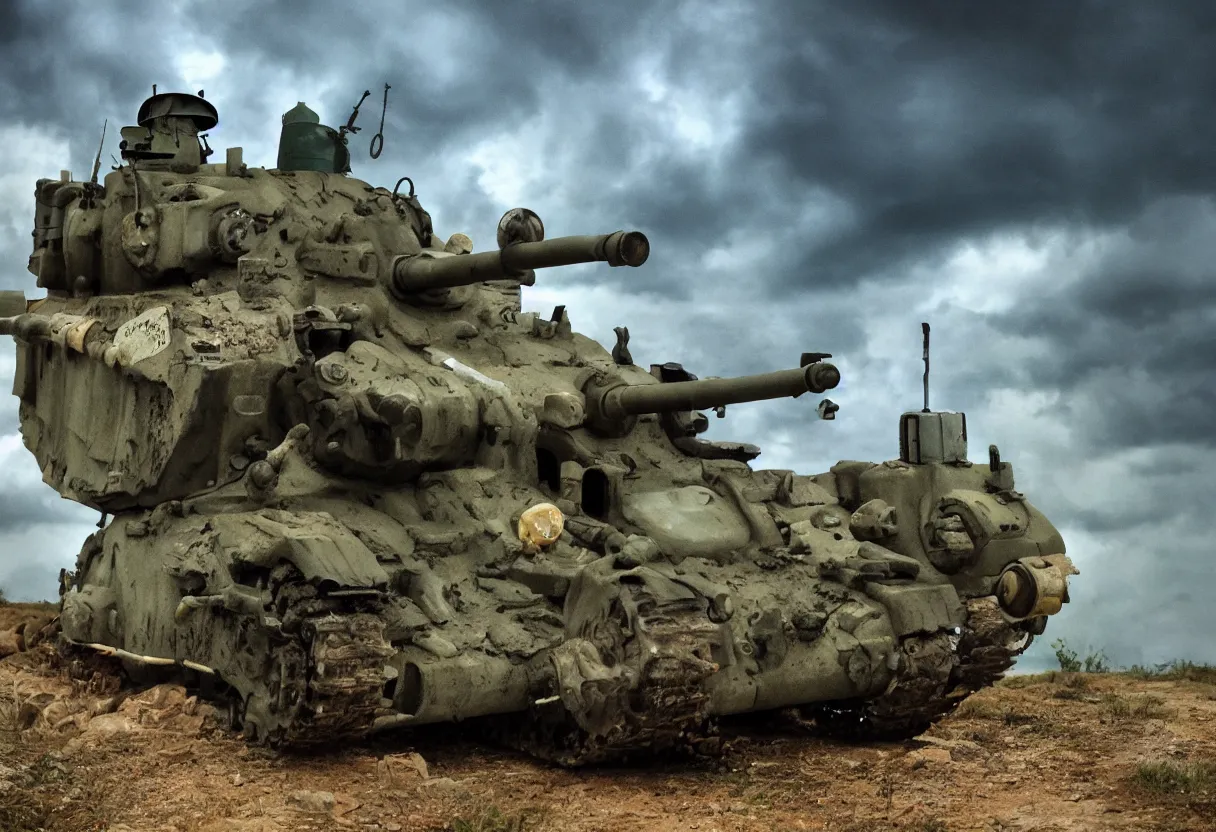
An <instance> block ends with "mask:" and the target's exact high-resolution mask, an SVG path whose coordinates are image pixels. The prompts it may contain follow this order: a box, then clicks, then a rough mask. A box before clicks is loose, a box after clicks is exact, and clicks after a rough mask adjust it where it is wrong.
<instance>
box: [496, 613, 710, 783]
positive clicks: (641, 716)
mask: <svg viewBox="0 0 1216 832" xmlns="http://www.w3.org/2000/svg"><path fill="white" fill-rule="evenodd" d="M642 619H643V621H644V623H642V624H641V627H643V628H644V630H645V632H646V634H647V637H648V644H651V645H653V646H654V647H655V648H656V649H657V653H656V654H653V655H657V658H653V659H650V660H648V661H642V660H639V657H638V656H636V655H630V653H631V652H632V651H631V650H628V649H626V650H625V651H624V653H625V655H623V656H621V657H620V659H619V660H618V661H621V663H629V664H634V665H635V666H637V665H642V666H643V670H642V672H641V683H640V684H639V685H638V687H637V689H636V690H634V691H632V692H631V693H630V694H629V695H628V697H627V701H616V702H614V701H613V700H614V696H613V694H612V693H607V692H606V695H605V699H606V700H607V707H606V708H605V710H606V711H607V710H609V709H612V710H615V712H616V714H617V716H618V718H617V719H616V720H614V724H613V726H612V728H611V729H610V730H608V731H606V732H603V733H592V732H589V731H588V730H586V728H584V727H583V726H582V725H580V724H579V721H578V720H577V719H576V718H575V717H574V716H573V715H572V714H571V712H570V711H569V710H568V709H567V707H566V705H565V704H563V702H562V701H561V699H560V697H550V699H549V700H544V701H543V704H538V705H536V706H534V707H533V708H532V709H531V710H530V711H529V712H528V714H527V715H526V718H524V719H520V720H515V721H514V724H512V725H504V724H502V722H501V721H495V722H488V723H487V726H486V727H487V730H488V732H489V734H490V736H491V738H492V739H494V740H495V741H497V742H499V743H501V744H504V745H507V746H509V747H512V748H515V749H516V750H519V751H523V752H525V753H528V754H530V755H532V756H535V757H539V758H541V759H544V760H549V761H551V762H555V763H558V764H560V765H563V766H582V765H589V764H593V763H602V762H605V761H608V760H613V761H621V760H627V759H628V757H629V756H630V754H632V753H639V752H640V753H645V754H648V755H652V754H656V753H693V754H713V753H716V752H717V751H718V750H719V749H720V746H721V740H720V739H719V738H718V737H717V736H716V733H715V730H714V726H713V723H712V721H711V720H710V719H709V716H708V714H707V713H706V706H707V704H708V699H709V697H708V695H707V694H706V693H705V691H704V689H703V685H702V682H703V681H704V679H705V678H706V677H707V676H708V675H709V674H710V673H712V672H714V671H715V670H716V667H715V666H714V665H712V664H710V663H708V662H706V661H705V660H704V659H702V658H700V657H699V656H698V655H697V654H698V653H702V652H703V650H702V645H703V644H704V641H705V639H706V637H707V636H708V635H711V634H713V632H714V631H715V630H716V628H714V627H710V626H707V619H706V618H705V613H704V612H703V611H702V610H701V609H700V608H699V607H695V608H693V609H689V610H681V611H673V610H670V609H669V610H666V611H662V612H651V613H650V614H645V615H643V616H642ZM634 645H635V646H636V643H634ZM618 666H619V665H618ZM614 705H615V706H616V707H615V708H613V706H614ZM521 716H523V715H521Z"/></svg>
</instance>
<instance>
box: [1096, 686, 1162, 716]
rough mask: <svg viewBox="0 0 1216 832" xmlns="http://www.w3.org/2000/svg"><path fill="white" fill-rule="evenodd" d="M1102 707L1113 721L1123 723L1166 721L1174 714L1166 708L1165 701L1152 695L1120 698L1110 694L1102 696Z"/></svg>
mask: <svg viewBox="0 0 1216 832" xmlns="http://www.w3.org/2000/svg"><path fill="white" fill-rule="evenodd" d="M1100 706H1101V708H1102V711H1103V713H1105V714H1106V715H1107V716H1109V717H1110V718H1111V719H1115V720H1118V721H1121V722H1132V721H1138V720H1144V719H1165V718H1166V717H1168V716H1170V714H1171V713H1172V711H1170V709H1169V708H1167V707H1165V700H1164V699H1162V698H1161V697H1160V696H1153V695H1152V694H1143V695H1141V696H1119V695H1118V694H1114V693H1108V694H1104V695H1103V696H1102V699H1101V702H1100Z"/></svg>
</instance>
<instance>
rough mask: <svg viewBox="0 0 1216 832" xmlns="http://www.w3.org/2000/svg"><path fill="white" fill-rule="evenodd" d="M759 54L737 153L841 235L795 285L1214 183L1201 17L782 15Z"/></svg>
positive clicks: (1097, 217)
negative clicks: (961, 240) (779, 179)
mask: <svg viewBox="0 0 1216 832" xmlns="http://www.w3.org/2000/svg"><path fill="white" fill-rule="evenodd" d="M772 21H773V24H774V25H773V28H772V29H770V30H769V32H768V35H769V39H768V40H767V41H766V43H765V45H766V48H765V49H764V50H762V51H760V53H759V54H758V55H757V61H758V64H759V65H760V67H761V68H760V69H759V70H758V72H757V74H758V75H761V76H762V77H763V78H764V83H762V84H759V85H757V91H756V96H757V107H756V109H755V111H754V113H755V116H756V118H755V120H754V121H753V122H752V123H751V125H750V126H749V128H748V130H747V136H746V138H745V140H744V141H743V142H742V145H743V146H744V147H746V149H747V151H746V152H747V153H749V154H752V155H754V156H756V157H761V158H763V157H772V158H776V159H779V160H780V162H781V164H782V165H783V167H784V169H785V170H786V172H787V173H788V175H789V176H790V177H791V179H792V180H793V181H792V183H791V184H792V185H794V186H796V184H797V183H805V184H808V185H809V184H816V185H827V186H828V187H830V188H831V189H832V190H833V191H834V192H836V193H838V194H839V195H841V196H842V197H844V198H845V199H847V200H848V202H849V203H850V204H852V205H853V206H854V208H855V210H856V211H857V221H856V225H855V226H854V227H853V228H852V229H851V230H850V231H849V232H847V233H845V234H842V235H841V236H840V237H839V238H838V239H836V240H834V241H832V242H830V243H828V244H825V245H824V246H822V247H820V248H819V249H818V250H817V251H816V252H814V253H813V254H812V256H811V257H808V261H813V263H811V262H809V263H808V265H813V268H809V269H808V270H807V272H806V273H805V274H793V275H789V277H790V278H792V279H794V280H800V281H801V280H805V281H806V282H807V283H808V284H810V285H814V284H817V283H819V282H833V281H839V280H848V279H851V278H855V277H857V276H861V275H865V274H868V273H874V272H878V271H883V270H886V269H889V268H890V267H891V264H894V263H906V262H908V261H913V260H917V259H920V258H923V257H924V256H926V254H928V253H930V252H932V251H933V250H934V249H936V248H937V247H939V246H942V245H948V244H950V243H951V242H953V241H954V240H956V239H957V237H958V235H959V234H975V233H980V232H983V231H987V230H991V229H994V228H1003V227H1016V226H1022V225H1036V224H1041V223H1044V222H1065V223H1080V224H1091V223H1092V224H1104V225H1109V224H1119V223H1122V222H1125V221H1127V220H1128V219H1130V218H1131V217H1132V216H1134V215H1135V214H1136V213H1137V212H1138V211H1139V210H1140V207H1141V206H1142V205H1143V204H1144V203H1145V201H1146V200H1148V199H1151V198H1152V197H1153V196H1155V195H1161V194H1170V193H1201V192H1205V191H1208V190H1210V189H1211V187H1212V185H1213V183H1214V182H1216V163H1214V160H1213V155H1212V154H1213V148H1214V147H1216V113H1214V112H1213V110H1212V108H1211V107H1209V106H1207V98H1208V94H1209V91H1210V90H1211V89H1213V88H1216V63H1213V62H1212V61H1211V60H1210V55H1211V54H1212V52H1213V48H1214V47H1216V7H1213V6H1212V5H1211V4H1206V3H1198V2H1196V3H1170V4H1160V5H1158V4H1145V3H1109V2H1102V3H1100V2H1088V3H1077V2H1067V3H1016V4H1013V3H967V2H927V3H924V2H917V3H905V2H862V3H851V4H848V5H847V6H846V5H837V6H832V7H828V6H826V5H822V4H813V3H807V4H796V6H795V7H793V8H791V9H789V10H788V14H787V15H783V16H781V17H780V18H777V17H774V18H772Z"/></svg>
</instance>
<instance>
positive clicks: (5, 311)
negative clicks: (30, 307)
mask: <svg viewBox="0 0 1216 832" xmlns="http://www.w3.org/2000/svg"><path fill="white" fill-rule="evenodd" d="M26 305H27V304H26V302H25V292H13V291H9V290H5V291H0V318H13V317H16V316H17V315H24V314H25V309H26Z"/></svg>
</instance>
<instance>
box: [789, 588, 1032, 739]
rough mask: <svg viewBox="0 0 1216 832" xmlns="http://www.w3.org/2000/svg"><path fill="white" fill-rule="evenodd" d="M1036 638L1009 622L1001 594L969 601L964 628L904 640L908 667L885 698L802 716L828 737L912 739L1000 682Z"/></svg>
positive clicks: (805, 709) (805, 711)
mask: <svg viewBox="0 0 1216 832" xmlns="http://www.w3.org/2000/svg"><path fill="white" fill-rule="evenodd" d="M1031 641H1033V636H1031V635H1030V634H1029V633H1027V632H1025V631H1024V630H1023V629H1020V628H1019V626H1018V625H1016V624H1010V623H1008V622H1006V621H1005V620H1004V618H1003V617H1002V616H1001V614H1000V611H999V609H998V607H997V605H996V600H995V599H994V598H992V597H984V598H973V599H971V600H970V601H968V602H967V620H966V623H964V625H963V627H962V632H961V633H958V634H954V633H945V632H939V633H935V634H932V635H928V636H917V637H911V638H908V639H905V640H904V642H903V644H902V645H901V650H902V653H903V660H902V661H901V663H900V670H899V672H898V673H897V675H896V677H895V678H894V679H893V680H892V682H891V684H890V685H889V686H888V688H887V690H886V691H885V692H884V693H883V694H882V695H881V696H878V697H874V698H872V699H866V700H856V701H846V702H825V703H817V704H813V705H804V706H802V707H800V708H798V709H797V713H798V716H799V717H800V718H801V720H805V723H804V724H806V726H807V727H808V728H810V729H811V730H812V731H813V732H815V733H817V734H820V735H825V736H831V737H835V738H838V739H853V740H903V739H910V738H911V737H915V736H917V735H918V734H921V733H924V732H925V731H926V730H927V729H928V728H929V726H931V725H932V724H933V723H934V722H936V721H937V720H939V719H941V718H942V717H944V716H946V715H947V714H949V713H951V712H952V711H953V710H954V709H955V708H957V707H958V706H959V704H960V703H961V702H962V701H963V700H964V699H966V698H967V697H968V696H970V695H971V694H973V693H975V692H976V691H979V690H981V689H983V688H986V687H990V686H992V685H993V684H995V683H996V682H998V681H1000V679H1001V678H1002V677H1003V676H1004V675H1005V671H1007V670H1008V669H1009V668H1011V667H1013V663H1014V660H1015V659H1016V658H1017V657H1018V656H1019V655H1021V654H1022V653H1023V652H1024V651H1025V650H1026V648H1027V647H1029V646H1030V643H1031Z"/></svg>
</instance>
